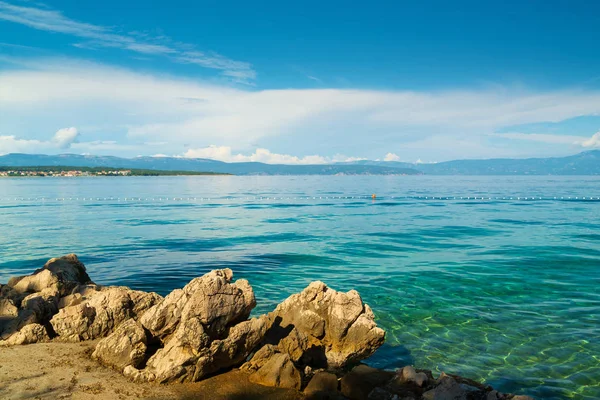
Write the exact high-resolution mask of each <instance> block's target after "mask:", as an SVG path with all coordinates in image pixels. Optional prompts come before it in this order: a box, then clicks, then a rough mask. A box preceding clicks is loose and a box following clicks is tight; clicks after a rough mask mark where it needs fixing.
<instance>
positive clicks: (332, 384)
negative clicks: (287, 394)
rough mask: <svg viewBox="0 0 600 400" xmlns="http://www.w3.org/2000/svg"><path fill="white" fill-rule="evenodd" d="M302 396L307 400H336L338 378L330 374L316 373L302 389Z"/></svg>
mask: <svg viewBox="0 0 600 400" xmlns="http://www.w3.org/2000/svg"><path fill="white" fill-rule="evenodd" d="M304 394H305V395H306V397H307V398H308V399H314V400H317V399H337V398H338V397H339V395H338V378H337V376H335V375H334V374H332V373H329V372H325V371H320V372H317V373H316V374H315V375H314V376H313V377H312V379H311V380H310V382H308V385H307V386H306V388H305V389H304Z"/></svg>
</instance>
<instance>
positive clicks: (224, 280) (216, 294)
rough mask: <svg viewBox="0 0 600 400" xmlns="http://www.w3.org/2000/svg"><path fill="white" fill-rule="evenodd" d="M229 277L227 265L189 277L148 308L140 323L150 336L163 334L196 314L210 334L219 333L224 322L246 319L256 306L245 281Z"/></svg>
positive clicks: (229, 322)
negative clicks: (181, 286) (196, 276)
mask: <svg viewBox="0 0 600 400" xmlns="http://www.w3.org/2000/svg"><path fill="white" fill-rule="evenodd" d="M232 277H233V272H232V271H231V270H230V269H223V270H216V271H211V272H209V273H208V274H206V275H204V276H202V277H199V278H195V279H193V280H192V281H191V282H190V283H188V284H187V285H186V286H185V287H184V288H183V289H182V290H174V291H173V292H171V293H170V294H169V295H168V296H167V297H166V298H165V299H164V301H162V302H160V303H159V304H157V305H156V306H155V307H153V308H152V309H150V310H148V313H147V314H146V315H144V317H143V318H142V320H141V322H142V325H144V327H145V328H146V329H148V330H149V331H150V332H151V333H152V335H153V336H156V337H159V338H163V337H166V336H168V335H170V334H172V333H173V332H174V331H175V329H176V328H177V327H178V326H179V322H180V321H181V320H188V319H192V318H197V319H198V322H199V323H201V324H202V325H204V326H205V327H207V328H209V329H208V330H209V332H207V333H208V334H209V335H210V336H219V334H221V333H222V332H223V331H224V329H225V328H226V327H227V326H228V325H231V324H233V323H235V322H240V321H243V320H245V319H247V318H248V316H249V315H250V312H251V311H252V309H253V308H254V307H255V306H256V301H255V299H254V292H253V291H252V288H251V287H250V284H249V283H248V281H246V280H244V279H240V280H238V281H236V282H235V283H233V284H232V283H230V282H231V279H232Z"/></svg>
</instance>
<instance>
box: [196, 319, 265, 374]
mask: <svg viewBox="0 0 600 400" xmlns="http://www.w3.org/2000/svg"><path fill="white" fill-rule="evenodd" d="M267 326H268V325H267V318H266V316H261V317H259V318H253V319H251V320H249V321H244V322H240V323H239V324H237V325H234V326H233V327H232V328H231V329H230V330H229V334H228V336H227V337H226V338H225V339H223V340H214V341H213V342H212V343H211V344H210V348H209V349H207V350H208V351H203V352H202V353H203V355H202V356H201V357H200V358H199V359H198V362H197V363H196V372H195V374H194V378H193V380H194V381H198V380H200V379H201V378H203V377H204V376H206V375H209V374H212V373H213V372H217V371H219V370H221V369H224V368H229V367H231V366H233V365H239V364H241V363H242V362H244V361H245V360H246V359H247V358H248V355H249V354H250V353H251V352H252V351H253V350H254V349H255V348H256V346H257V345H258V344H259V343H260V342H261V341H262V340H263V338H264V336H265V333H266V331H267Z"/></svg>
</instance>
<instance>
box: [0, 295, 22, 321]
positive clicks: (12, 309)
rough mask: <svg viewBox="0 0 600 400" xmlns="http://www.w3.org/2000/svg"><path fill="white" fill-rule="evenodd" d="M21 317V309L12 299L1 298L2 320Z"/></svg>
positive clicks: (0, 314)
mask: <svg viewBox="0 0 600 400" xmlns="http://www.w3.org/2000/svg"><path fill="white" fill-rule="evenodd" d="M17 315H19V309H18V308H17V306H15V304H14V302H13V301H12V300H10V299H3V298H0V318H3V317H5V318H9V317H16V316H17Z"/></svg>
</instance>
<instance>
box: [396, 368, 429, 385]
mask: <svg viewBox="0 0 600 400" xmlns="http://www.w3.org/2000/svg"><path fill="white" fill-rule="evenodd" d="M396 379H399V381H400V382H404V383H414V384H415V385H417V386H419V387H423V386H424V385H426V384H427V382H428V381H429V377H428V376H427V374H425V373H424V372H417V371H416V370H415V368H414V367H412V366H410V365H409V366H406V367H404V368H402V369H401V370H399V371H398V374H397V377H396Z"/></svg>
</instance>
